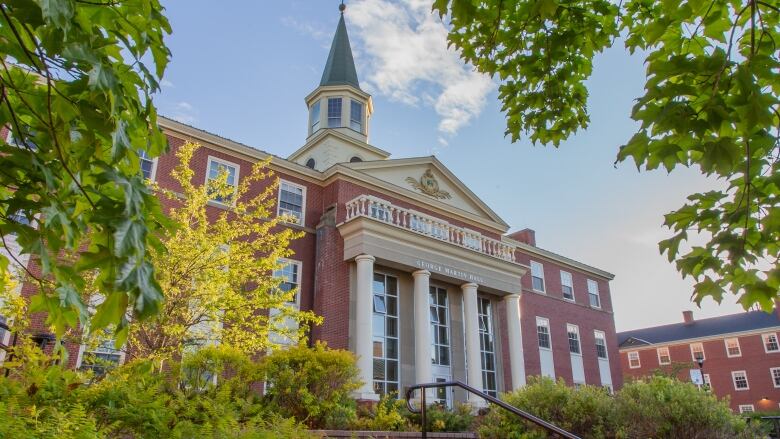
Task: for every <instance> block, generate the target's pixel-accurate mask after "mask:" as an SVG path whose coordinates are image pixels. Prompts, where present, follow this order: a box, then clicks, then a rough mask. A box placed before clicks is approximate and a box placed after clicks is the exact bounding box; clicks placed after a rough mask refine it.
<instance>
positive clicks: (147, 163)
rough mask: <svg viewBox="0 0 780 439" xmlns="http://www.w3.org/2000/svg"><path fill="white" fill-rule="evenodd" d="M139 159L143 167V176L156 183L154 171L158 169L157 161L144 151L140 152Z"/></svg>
mask: <svg viewBox="0 0 780 439" xmlns="http://www.w3.org/2000/svg"><path fill="white" fill-rule="evenodd" d="M138 159H139V160H140V165H141V175H143V177H144V178H145V179H147V180H152V181H154V171H155V170H156V169H155V168H156V167H157V166H156V165H157V160H156V159H154V158H152V157H149V154H147V153H146V151H144V150H142V149H139V150H138Z"/></svg>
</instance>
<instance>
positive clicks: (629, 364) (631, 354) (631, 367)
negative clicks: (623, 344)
mask: <svg viewBox="0 0 780 439" xmlns="http://www.w3.org/2000/svg"><path fill="white" fill-rule="evenodd" d="M634 355H635V356H636V358H635V360H636V366H634V364H633V363H632V358H631V357H632V356H634ZM627 357H628V367H629V368H630V369H640V368H641V367H642V360H641V359H640V358H639V351H630V352H628V353H627Z"/></svg>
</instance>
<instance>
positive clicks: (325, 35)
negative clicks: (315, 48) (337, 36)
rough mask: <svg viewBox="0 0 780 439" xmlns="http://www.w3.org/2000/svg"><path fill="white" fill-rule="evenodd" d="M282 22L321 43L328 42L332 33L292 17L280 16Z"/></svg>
mask: <svg viewBox="0 0 780 439" xmlns="http://www.w3.org/2000/svg"><path fill="white" fill-rule="evenodd" d="M281 21H282V24H283V25H285V26H287V27H289V28H290V29H293V30H295V31H297V32H298V33H300V34H303V35H308V36H310V37H312V38H314V39H315V40H318V41H320V42H322V43H325V42H329V41H330V39H331V38H333V35H332V34H331V33H330V32H332V31H330V32H328V31H326V30H325V29H323V28H320V27H315V26H313V25H311V24H309V23H304V22H301V21H299V20H297V19H295V18H293V17H282V20H281Z"/></svg>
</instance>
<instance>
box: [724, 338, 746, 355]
mask: <svg viewBox="0 0 780 439" xmlns="http://www.w3.org/2000/svg"><path fill="white" fill-rule="evenodd" d="M726 355H727V356H728V357H729V358H733V357H741V356H742V350H741V349H740V348H739V339H738V338H727V339H726Z"/></svg>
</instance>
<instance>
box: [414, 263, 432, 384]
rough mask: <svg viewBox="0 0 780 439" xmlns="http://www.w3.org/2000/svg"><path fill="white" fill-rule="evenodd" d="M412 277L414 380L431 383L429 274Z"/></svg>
mask: <svg viewBox="0 0 780 439" xmlns="http://www.w3.org/2000/svg"><path fill="white" fill-rule="evenodd" d="M412 276H413V277H414V379H415V381H416V383H415V384H422V383H430V382H431V381H433V374H432V373H431V331H430V324H431V323H430V304H429V299H428V294H429V284H430V282H429V281H430V278H431V272H430V271H428V270H418V271H415V272H414V273H412Z"/></svg>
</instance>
